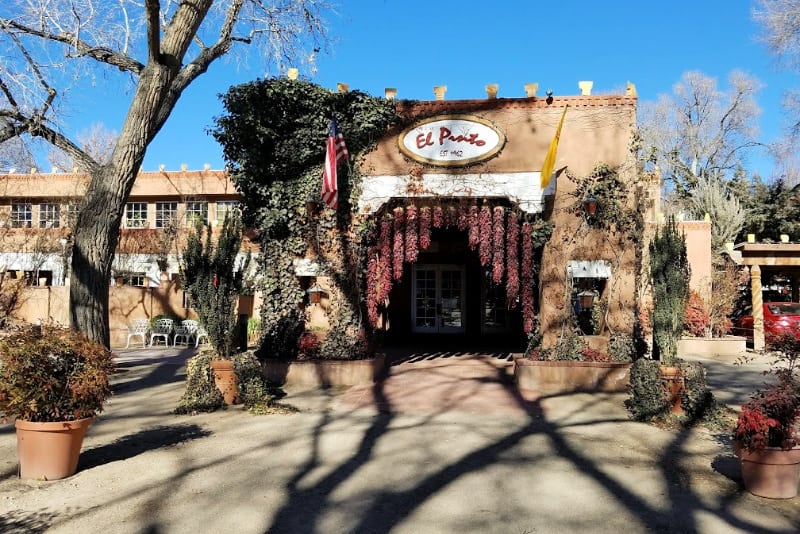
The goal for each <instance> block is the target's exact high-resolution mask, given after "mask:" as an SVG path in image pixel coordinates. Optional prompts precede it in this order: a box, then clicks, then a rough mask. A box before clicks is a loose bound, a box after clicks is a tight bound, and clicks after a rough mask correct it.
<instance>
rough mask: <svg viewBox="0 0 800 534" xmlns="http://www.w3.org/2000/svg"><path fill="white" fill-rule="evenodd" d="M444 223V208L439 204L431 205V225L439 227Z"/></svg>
mask: <svg viewBox="0 0 800 534" xmlns="http://www.w3.org/2000/svg"><path fill="white" fill-rule="evenodd" d="M443 224H444V210H443V209H442V207H441V206H434V207H433V227H434V228H441V227H442V225H443Z"/></svg>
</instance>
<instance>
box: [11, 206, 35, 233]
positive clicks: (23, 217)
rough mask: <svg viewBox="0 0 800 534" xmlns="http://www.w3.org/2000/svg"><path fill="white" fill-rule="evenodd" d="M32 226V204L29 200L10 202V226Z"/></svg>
mask: <svg viewBox="0 0 800 534" xmlns="http://www.w3.org/2000/svg"><path fill="white" fill-rule="evenodd" d="M32 226H33V206H32V205H31V203H30V202H12V203H11V228H31V227H32Z"/></svg>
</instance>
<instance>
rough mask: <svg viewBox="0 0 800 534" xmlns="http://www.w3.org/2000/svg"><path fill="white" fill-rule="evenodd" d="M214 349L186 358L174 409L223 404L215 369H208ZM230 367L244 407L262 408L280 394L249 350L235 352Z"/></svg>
mask: <svg viewBox="0 0 800 534" xmlns="http://www.w3.org/2000/svg"><path fill="white" fill-rule="evenodd" d="M213 358H214V352H213V351H208V350H206V351H202V352H200V354H198V355H197V356H195V357H193V358H191V359H189V361H188V362H187V366H186V390H185V391H184V393H183V396H182V397H181V399H180V401H179V402H178V406H177V407H176V408H175V410H174V412H175V413H197V412H213V411H214V410H217V409H219V408H222V407H224V406H225V402H224V400H223V398H222V393H220V391H219V390H218V389H217V387H216V386H215V385H214V372H213V371H212V370H211V360H212V359H213ZM231 359H232V360H233V368H234V371H235V372H236V379H237V381H238V384H239V398H240V399H241V400H242V404H243V405H244V406H245V408H248V409H249V410H251V411H253V410H254V409H258V410H260V411H261V412H264V407H265V406H270V405H271V404H272V402H273V400H274V399H275V398H276V397H277V396H279V394H280V390H277V389H276V388H274V387H271V386H269V385H268V384H267V382H266V380H265V379H264V375H263V372H262V367H261V362H259V361H258V358H256V356H255V354H254V353H253V352H252V351H247V352H241V353H238V354H234V355H233V356H232V358H231Z"/></svg>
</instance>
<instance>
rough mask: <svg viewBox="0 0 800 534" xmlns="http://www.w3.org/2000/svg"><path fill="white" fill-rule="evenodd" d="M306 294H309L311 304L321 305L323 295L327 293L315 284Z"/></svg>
mask: <svg viewBox="0 0 800 534" xmlns="http://www.w3.org/2000/svg"><path fill="white" fill-rule="evenodd" d="M306 293H308V301H309V302H310V303H311V304H319V302H320V300H322V294H323V293H325V290H324V289H322V288H321V287H319V285H317V284H316V283H315V284H314V285H313V286H311V287H309V288H308V289H307V290H306Z"/></svg>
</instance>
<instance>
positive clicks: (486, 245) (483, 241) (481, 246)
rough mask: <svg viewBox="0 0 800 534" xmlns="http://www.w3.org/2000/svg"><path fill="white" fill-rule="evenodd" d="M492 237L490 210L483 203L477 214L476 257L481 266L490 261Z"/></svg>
mask: <svg viewBox="0 0 800 534" xmlns="http://www.w3.org/2000/svg"><path fill="white" fill-rule="evenodd" d="M492 237H493V235H492V212H491V210H490V209H489V205H488V204H484V205H483V206H481V211H480V214H479V215H478V258H479V259H480V261H481V266H483V267H488V266H489V264H490V263H491V262H492Z"/></svg>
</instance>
